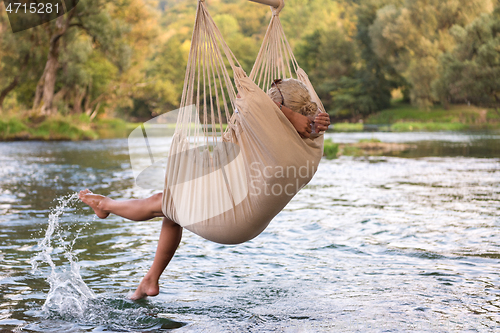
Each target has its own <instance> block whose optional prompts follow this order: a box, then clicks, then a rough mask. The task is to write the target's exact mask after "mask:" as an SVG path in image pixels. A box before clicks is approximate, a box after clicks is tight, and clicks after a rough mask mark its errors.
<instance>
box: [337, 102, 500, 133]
mask: <svg viewBox="0 0 500 333" xmlns="http://www.w3.org/2000/svg"><path fill="white" fill-rule="evenodd" d="M491 129H500V112H496V111H495V110H493V109H484V108H479V107H476V106H472V105H471V106H468V105H452V106H450V108H449V109H448V110H445V109H444V108H443V107H442V106H435V107H433V108H431V109H430V110H421V109H418V108H417V107H414V106H411V105H409V104H403V103H395V104H394V106H393V107H392V108H390V109H387V110H384V111H381V112H377V113H374V114H372V115H369V116H368V117H366V118H364V119H363V120H362V121H361V122H359V123H335V124H334V125H333V130H334V131H336V132H361V131H366V130H368V131H390V132H419V131H426V132H435V131H465V130H491Z"/></svg>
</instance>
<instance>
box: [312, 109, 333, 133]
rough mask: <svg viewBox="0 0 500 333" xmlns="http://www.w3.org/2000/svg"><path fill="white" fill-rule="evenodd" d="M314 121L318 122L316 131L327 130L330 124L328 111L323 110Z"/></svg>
mask: <svg viewBox="0 0 500 333" xmlns="http://www.w3.org/2000/svg"><path fill="white" fill-rule="evenodd" d="M314 123H315V124H316V132H322V131H326V130H327V129H328V126H330V116H329V115H328V113H324V112H321V113H320V114H318V115H317V116H316V118H315V119H314Z"/></svg>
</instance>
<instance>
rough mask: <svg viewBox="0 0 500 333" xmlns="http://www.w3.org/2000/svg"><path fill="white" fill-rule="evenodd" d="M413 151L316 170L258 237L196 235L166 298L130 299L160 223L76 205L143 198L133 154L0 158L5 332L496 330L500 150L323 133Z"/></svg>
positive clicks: (72, 147) (3, 151)
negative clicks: (92, 197)
mask: <svg viewBox="0 0 500 333" xmlns="http://www.w3.org/2000/svg"><path fill="white" fill-rule="evenodd" d="M329 135H330V136H331V137H332V138H333V139H334V141H337V142H357V141H358V140H359V139H362V138H372V137H374V138H379V139H381V140H382V141H385V142H411V143H412V144H414V145H416V148H414V149H412V150H411V151H408V152H404V153H402V155H400V156H385V157H369V158H365V157H362V158H353V157H342V158H340V159H337V160H331V161H327V160H324V161H322V164H321V165H320V168H319V170H318V172H317V174H316V176H315V177H314V178H313V180H312V181H311V183H310V184H309V185H308V186H307V187H306V188H304V189H303V190H302V191H301V192H300V193H299V194H298V195H297V196H296V197H295V198H294V199H293V200H292V202H291V203H290V204H289V205H288V206H287V208H286V209H285V210H284V211H282V212H281V213H280V214H279V215H278V216H277V217H276V218H275V219H274V220H273V221H272V222H271V224H270V226H269V227H268V228H267V229H266V230H265V231H264V232H263V233H262V234H261V235H260V236H258V237H257V238H255V239H253V240H252V241H250V242H247V243H245V244H241V245H219V244H215V243H211V242H209V241H206V240H204V239H202V238H200V237H198V236H196V235H194V234H192V233H190V232H189V231H185V232H184V236H183V240H182V242H181V245H180V247H179V249H178V251H177V253H176V255H175V257H174V259H173V260H172V262H171V264H170V265H169V267H168V269H167V270H166V271H165V273H164V274H163V276H162V279H161V285H160V286H161V290H160V295H159V296H157V297H155V298H149V299H147V300H142V301H138V302H132V301H129V300H127V295H128V294H130V293H131V292H132V291H133V290H134V289H135V287H136V286H137V284H138V283H139V281H140V279H141V278H142V276H143V275H144V274H145V272H146V271H147V269H148V268H149V265H150V264H151V262H152V259H153V257H154V251H155V249H156V242H157V239H158V233H159V230H160V224H161V220H159V219H156V220H152V221H149V222H132V221H128V220H125V219H122V218H119V217H116V216H110V217H109V218H108V219H106V220H99V219H98V218H94V215H93V214H92V211H91V210H89V208H88V207H84V205H83V204H81V203H79V202H78V200H76V199H75V198H74V196H72V195H73V194H74V193H75V192H76V191H78V190H80V189H82V188H90V189H91V190H93V191H94V192H98V193H102V194H105V195H109V196H111V197H113V198H115V199H128V198H143V197H145V196H147V195H150V194H152V193H154V192H153V191H148V190H143V189H140V188H139V187H137V186H135V184H134V178H133V174H132V171H131V167H130V161H129V157H128V150H127V140H125V139H119V140H103V141H94V142H58V143H41V142H13V143H0V228H1V233H0V328H6V329H10V330H14V331H16V332H22V331H26V332H163V331H168V330H172V331H177V332H198V331H204V332H239V331H251V332H266V331H273V332H275V331H278V332H318V331H325V332H326V331H328V332H332V331H333V332H335V331H338V332H367V331H369V332H372V331H373V332H382V331H384V332H408V331H414V332H419V331H420V332H421V331H430V332H450V331H452V332H455V331H456V332H460V331H477V332H492V331H498V330H500V276H499V269H500V229H499V227H500V151H499V147H500V135H499V134H491V133H490V134H488V133H479V134H478V133H433V134H430V133H414V134H411V133H410V134H407V133H404V134H390V133H386V134H384V133H373V134H372V133H361V134H342V133H339V134H329Z"/></svg>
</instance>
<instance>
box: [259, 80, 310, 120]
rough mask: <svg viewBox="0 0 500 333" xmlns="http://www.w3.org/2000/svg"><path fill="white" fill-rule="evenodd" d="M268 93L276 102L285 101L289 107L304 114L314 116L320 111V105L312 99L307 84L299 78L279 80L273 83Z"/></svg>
mask: <svg viewBox="0 0 500 333" xmlns="http://www.w3.org/2000/svg"><path fill="white" fill-rule="evenodd" d="M280 92H281V93H280ZM267 94H268V95H269V97H271V99H272V100H273V101H274V102H276V103H283V105H284V106H286V107H287V108H289V109H291V110H292V111H294V112H297V113H300V114H302V115H304V116H309V117H310V116H314V115H315V114H316V112H317V111H318V105H317V104H316V103H314V102H313V101H312V100H311V94H309V90H308V89H307V87H306V85H305V84H303V83H302V82H300V81H299V80H296V79H284V80H278V82H276V83H275V84H272V85H271V88H270V89H269V90H268V91H267ZM282 95H283V97H282Z"/></svg>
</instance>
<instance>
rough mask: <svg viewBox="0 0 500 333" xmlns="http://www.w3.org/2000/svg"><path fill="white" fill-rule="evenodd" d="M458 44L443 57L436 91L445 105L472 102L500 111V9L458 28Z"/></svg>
mask: <svg viewBox="0 0 500 333" xmlns="http://www.w3.org/2000/svg"><path fill="white" fill-rule="evenodd" d="M451 34H452V35H453V36H454V37H455V39H456V41H457V46H456V47H455V48H454V50H453V51H452V52H447V53H445V54H443V55H442V57H441V58H440V66H439V69H440V70H439V74H440V79H439V80H437V81H436V82H435V83H434V85H433V88H434V91H435V93H436V95H437V96H438V97H439V98H440V100H441V101H442V103H443V104H444V105H448V104H449V103H450V102H471V103H473V104H476V105H479V106H485V107H493V108H495V110H496V111H497V112H499V108H500V6H499V7H497V8H496V10H495V11H494V12H493V13H492V14H483V15H481V16H480V17H479V18H477V19H476V20H474V21H473V22H472V23H471V24H469V25H467V26H466V27H465V28H463V27H461V26H458V25H455V26H453V28H452V29H451Z"/></svg>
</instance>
